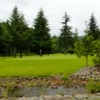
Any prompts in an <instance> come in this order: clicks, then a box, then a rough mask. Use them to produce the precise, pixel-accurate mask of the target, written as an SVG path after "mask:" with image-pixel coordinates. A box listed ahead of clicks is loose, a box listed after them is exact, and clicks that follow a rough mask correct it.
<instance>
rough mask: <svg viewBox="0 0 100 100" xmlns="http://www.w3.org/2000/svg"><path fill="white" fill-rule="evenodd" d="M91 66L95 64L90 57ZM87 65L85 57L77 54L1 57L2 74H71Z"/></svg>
mask: <svg viewBox="0 0 100 100" xmlns="http://www.w3.org/2000/svg"><path fill="white" fill-rule="evenodd" d="M89 66H93V63H92V58H91V57H90V58H89ZM82 67H85V58H84V57H82V58H78V57H77V56H76V55H69V54H68V55H64V54H51V55H49V56H47V55H43V56H42V57H39V56H37V55H36V56H24V57H23V58H18V57H17V58H12V57H6V58H2V57H0V76H49V75H57V74H66V75H69V74H71V73H74V72H75V71H76V70H78V69H80V68H82Z"/></svg>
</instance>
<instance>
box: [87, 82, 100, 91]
mask: <svg viewBox="0 0 100 100" xmlns="http://www.w3.org/2000/svg"><path fill="white" fill-rule="evenodd" d="M86 89H87V91H88V92H89V93H97V92H100V81H98V82H95V81H93V80H90V81H89V82H88V83H87V85H86Z"/></svg>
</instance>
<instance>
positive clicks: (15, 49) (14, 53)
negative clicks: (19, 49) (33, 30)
mask: <svg viewBox="0 0 100 100" xmlns="http://www.w3.org/2000/svg"><path fill="white" fill-rule="evenodd" d="M14 58H16V46H14Z"/></svg>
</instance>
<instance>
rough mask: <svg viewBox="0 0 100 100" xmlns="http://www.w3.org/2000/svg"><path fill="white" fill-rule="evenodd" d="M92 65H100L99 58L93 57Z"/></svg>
mask: <svg viewBox="0 0 100 100" xmlns="http://www.w3.org/2000/svg"><path fill="white" fill-rule="evenodd" d="M93 62H94V65H100V57H95V58H94V59H93Z"/></svg>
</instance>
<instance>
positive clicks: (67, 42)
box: [59, 13, 73, 54]
mask: <svg viewBox="0 0 100 100" xmlns="http://www.w3.org/2000/svg"><path fill="white" fill-rule="evenodd" d="M63 19H64V21H63V22H62V24H63V27H62V29H61V34H60V36H59V46H60V47H61V48H64V50H65V54H66V53H67V50H68V48H69V47H71V46H73V38H72V32H71V27H70V26H69V25H68V22H69V21H70V17H69V16H68V15H67V13H65V15H64V17H63Z"/></svg>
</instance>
